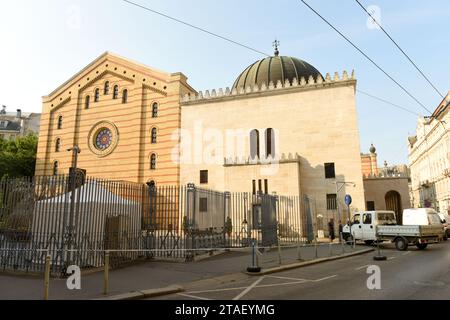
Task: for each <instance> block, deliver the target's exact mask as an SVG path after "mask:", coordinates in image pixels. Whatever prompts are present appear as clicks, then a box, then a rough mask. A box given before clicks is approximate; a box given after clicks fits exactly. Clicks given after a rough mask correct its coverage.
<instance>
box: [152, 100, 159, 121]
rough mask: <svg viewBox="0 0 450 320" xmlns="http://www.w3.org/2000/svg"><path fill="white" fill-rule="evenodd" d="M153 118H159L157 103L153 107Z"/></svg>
mask: <svg viewBox="0 0 450 320" xmlns="http://www.w3.org/2000/svg"><path fill="white" fill-rule="evenodd" d="M152 118H158V103H157V102H155V103H154V104H153V106H152Z"/></svg>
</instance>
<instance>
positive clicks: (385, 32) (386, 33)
mask: <svg viewBox="0 0 450 320" xmlns="http://www.w3.org/2000/svg"><path fill="white" fill-rule="evenodd" d="M355 1H356V2H357V3H358V4H359V6H360V7H361V9H362V10H364V11H365V12H366V13H367V14H368V15H369V17H370V18H372V20H373V22H375V23H376V24H377V25H378V26H379V27H380V29H381V30H382V31H383V32H384V34H385V35H386V36H387V37H388V38H389V39H390V40H391V41H392V42H393V43H394V44H395V46H396V47H397V48H398V50H400V52H401V53H403V55H404V56H405V57H406V58H407V59H408V60H409V62H411V63H412V65H413V66H414V67H415V68H416V69H417V71H419V73H420V74H421V75H422V77H424V78H425V80H426V81H427V82H428V83H429V84H430V86H432V87H433V89H434V90H435V91H436V92H437V93H438V95H439V96H440V97H441V98H442V99H444V95H443V94H442V93H441V92H440V91H439V90H438V89H437V88H436V86H435V85H434V84H433V83H432V82H431V80H430V79H429V78H428V77H427V76H426V75H425V74H424V73H423V72H422V70H420V68H419V67H418V66H417V64H416V63H414V61H413V60H412V59H411V58H410V57H409V56H408V55H407V54H406V52H405V51H404V50H403V49H402V48H401V47H400V45H399V44H398V43H397V42H396V41H395V40H394V39H393V38H392V37H391V35H390V34H389V33H388V32H387V31H386V29H384V28H383V26H382V25H381V24H380V23H379V22H378V21H377V19H375V18H374V17H373V15H372V14H371V13H370V12H369V11H367V9H366V8H365V7H364V6H363V5H362V4H361V2H359V1H358V0H355Z"/></svg>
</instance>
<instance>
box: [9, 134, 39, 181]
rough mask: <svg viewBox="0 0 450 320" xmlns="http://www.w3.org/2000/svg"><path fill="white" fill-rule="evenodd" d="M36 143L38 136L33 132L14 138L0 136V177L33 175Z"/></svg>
mask: <svg viewBox="0 0 450 320" xmlns="http://www.w3.org/2000/svg"><path fill="white" fill-rule="evenodd" d="M37 144H38V137H37V136H36V135H34V134H29V135H27V136H24V137H17V138H16V139H15V140H4V139H1V138H0V179H5V178H17V177H31V176H33V175H34V169H35V166H36V152H37Z"/></svg>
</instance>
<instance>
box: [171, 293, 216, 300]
mask: <svg viewBox="0 0 450 320" xmlns="http://www.w3.org/2000/svg"><path fill="white" fill-rule="evenodd" d="M177 295H179V296H182V297H186V298H192V299H197V300H212V299H208V298H202V297H197V296H191V295H190V294H185V293H177Z"/></svg>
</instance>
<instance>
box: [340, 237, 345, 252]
mask: <svg viewBox="0 0 450 320" xmlns="http://www.w3.org/2000/svg"><path fill="white" fill-rule="evenodd" d="M344 241H345V240H344V236H343V235H342V233H341V247H342V254H345V245H344Z"/></svg>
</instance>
